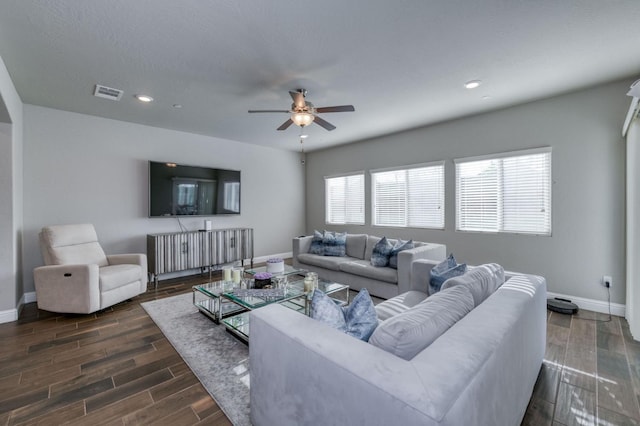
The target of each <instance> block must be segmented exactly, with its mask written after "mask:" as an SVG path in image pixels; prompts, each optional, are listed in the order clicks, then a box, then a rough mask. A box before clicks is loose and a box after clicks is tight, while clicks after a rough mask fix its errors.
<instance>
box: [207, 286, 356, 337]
mask: <svg viewBox="0 0 640 426" xmlns="http://www.w3.org/2000/svg"><path fill="white" fill-rule="evenodd" d="M318 290H320V291H322V292H324V293H325V294H327V295H329V296H330V297H331V298H332V299H333V300H334V301H335V302H336V303H337V304H339V305H341V306H342V305H348V304H349V286H348V285H346V284H339V283H335V282H333V281H328V280H323V279H319V280H318ZM276 291H278V290H276ZM259 294H260V293H258V292H250V291H247V290H244V291H242V290H241V291H240V292H236V293H234V292H233V291H229V292H224V293H221V294H220V299H221V300H222V299H224V300H225V301H229V302H231V303H233V304H235V305H237V306H238V308H240V309H241V310H242V311H243V312H241V313H237V314H235V315H228V316H226V317H225V318H222V323H223V324H224V325H225V327H227V330H228V331H229V332H230V333H232V334H233V335H235V336H236V337H238V338H240V340H242V341H244V342H248V341H249V312H250V311H252V310H254V309H258V308H261V307H263V306H266V305H269V304H272V303H280V304H281V305H283V306H286V307H288V308H290V309H294V310H296V311H298V312H300V313H303V314H305V315H309V313H310V308H311V298H310V296H311V294H310V293H305V291H304V281H303V280H298V281H293V282H290V283H289V284H288V286H287V290H286V291H282V290H281V289H279V293H276V292H275V291H274V292H263V293H262V294H263V296H259ZM265 295H266V296H265Z"/></svg>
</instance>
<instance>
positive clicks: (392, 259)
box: [389, 239, 413, 269]
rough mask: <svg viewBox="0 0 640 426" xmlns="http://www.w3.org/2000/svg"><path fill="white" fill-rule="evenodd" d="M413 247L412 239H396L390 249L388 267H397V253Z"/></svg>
mask: <svg viewBox="0 0 640 426" xmlns="http://www.w3.org/2000/svg"><path fill="white" fill-rule="evenodd" d="M412 248H413V240H409V241H402V240H401V239H398V242H396V245H395V246H393V248H392V249H391V254H390V255H389V267H391V268H393V269H398V253H400V252H401V251H403V250H409V249H412Z"/></svg>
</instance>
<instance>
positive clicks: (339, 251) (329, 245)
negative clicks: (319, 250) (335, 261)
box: [322, 231, 347, 256]
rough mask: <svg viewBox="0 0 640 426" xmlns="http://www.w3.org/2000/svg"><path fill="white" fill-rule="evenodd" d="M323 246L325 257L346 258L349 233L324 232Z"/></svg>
mask: <svg viewBox="0 0 640 426" xmlns="http://www.w3.org/2000/svg"><path fill="white" fill-rule="evenodd" d="M322 244H323V245H324V255H325V256H345V255H346V254H347V233H346V232H342V233H340V232H329V231H324V237H323V239H322Z"/></svg>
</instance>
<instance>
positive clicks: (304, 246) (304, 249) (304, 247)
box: [293, 235, 313, 268]
mask: <svg viewBox="0 0 640 426" xmlns="http://www.w3.org/2000/svg"><path fill="white" fill-rule="evenodd" d="M311 240H313V236H311V235H307V236H306V237H296V238H294V239H293V267H294V268H299V267H300V264H299V263H298V255H299V254H300V253H309V248H310V247H311Z"/></svg>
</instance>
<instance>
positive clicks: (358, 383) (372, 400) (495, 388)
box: [249, 260, 546, 426]
mask: <svg viewBox="0 0 640 426" xmlns="http://www.w3.org/2000/svg"><path fill="white" fill-rule="evenodd" d="M434 264H435V262H429V261H428V260H418V261H416V262H414V264H413V265H412V273H413V280H412V285H411V289H410V291H409V292H407V293H403V294H401V295H399V296H397V297H396V298H393V299H391V300H388V301H386V302H383V303H385V304H386V305H387V306H386V307H383V309H380V315H379V319H380V317H381V316H382V317H384V318H386V319H385V320H384V321H382V322H381V323H380V325H378V328H380V327H382V325H383V324H385V323H386V322H387V321H395V322H396V323H397V322H398V321H397V319H398V318H403V317H401V316H399V315H404V316H405V317H406V316H407V315H408V316H410V315H412V314H413V313H414V311H419V310H420V309H423V308H424V306H425V304H426V303H427V301H429V300H430V299H431V305H435V307H436V308H437V307H438V304H439V303H441V302H442V303H444V302H443V301H444V300H445V299H447V297H446V296H447V292H451V293H450V294H449V296H450V295H451V294H452V293H454V292H455V291H456V289H458V290H460V291H458V293H459V294H461V295H462V294H465V295H466V291H467V290H464V289H461V287H462V286H464V285H468V286H470V287H469V288H470V289H472V291H471V290H469V291H471V292H472V293H473V295H472V296H469V295H466V296H465V297H466V302H465V303H470V302H469V300H468V298H469V297H472V299H473V301H474V302H473V303H474V306H473V308H472V309H471V310H470V311H469V312H468V313H466V314H465V315H464V316H463V317H462V318H461V319H459V320H457V321H456V322H455V323H453V325H451V326H450V327H449V326H448V325H447V326H446V327H445V331H444V332H443V333H442V334H441V335H439V337H437V338H436V339H435V340H434V341H433V342H432V343H431V344H429V345H428V346H427V347H426V348H424V349H422V350H421V351H419V352H418V353H417V354H416V355H415V356H413V357H410V358H409V359H404V358H403V357H401V356H398V355H397V354H395V353H391V352H389V351H388V350H385V349H382V348H380V347H378V346H374V345H373V344H372V343H369V342H364V341H361V340H358V339H356V338H354V337H352V336H349V335H347V334H345V333H343V332H341V331H339V330H337V329H334V328H331V327H329V326H327V325H326V324H324V323H322V322H320V321H318V320H315V319H312V318H309V317H306V316H304V315H301V314H300V313H298V312H294V311H293V310H291V309H288V308H285V307H283V306H281V305H278V304H273V305H270V306H267V307H264V308H261V309H258V310H255V311H252V312H251V339H250V346H249V351H250V369H251V389H250V393H251V420H252V423H253V424H254V425H256V426H262V425H275V424H277V425H316V424H323V425H341V424H360V425H367V426H370V425H380V426H383V425H384V426H386V425H390V424H395V425H421V426H425V425H426V426H429V425H450V426H459V425H466V426H473V425H478V426H486V425H518V424H520V423H521V421H522V419H523V417H524V414H525V411H526V409H527V404H528V402H529V399H530V398H531V394H532V391H533V387H534V385H535V382H536V378H537V375H538V373H539V370H540V367H541V364H542V359H543V356H544V351H545V344H546V282H545V280H544V278H542V277H539V276H534V275H521V274H513V273H506V274H504V272H502V278H501V279H502V280H504V279H506V281H504V283H501V282H500V281H496V278H495V276H492V278H491V281H485V280H484V279H479V278H478V279H477V283H475V282H474V280H475V279H476V277H477V276H478V275H474V274H475V273H476V272H478V271H482V269H473V268H472V269H471V270H470V271H469V272H467V274H465V275H464V276H462V277H459V278H458V280H459V281H458V283H457V284H458V285H457V286H453V287H451V288H448V289H447V288H445V287H447V286H448V284H447V282H445V285H443V288H445V289H444V290H442V291H441V292H440V293H438V294H443V295H445V297H440V298H439V299H438V298H437V297H436V296H437V294H436V295H433V296H429V297H427V293H426V292H427V287H426V280H428V273H429V270H430V269H431V267H433V266H434ZM486 269H487V270H489V271H496V268H495V267H492V268H486ZM500 269H501V268H500ZM495 275H496V276H497V275H498V274H495ZM451 280H455V278H452V279H450V280H448V281H451ZM465 281H466V283H465ZM487 283H489V284H487ZM496 283H497V285H496ZM475 284H477V285H475ZM492 287H493V288H492ZM496 287H497V289H496ZM462 290H464V291H462ZM478 293H486V294H484V296H483V297H486V298H485V299H482V298H480V299H478V297H477V294H478ZM449 299H450V301H451V298H450V297H449ZM457 299H458V298H457V297H456V298H453V300H454V301H455V300H457ZM462 299H464V298H460V300H462ZM460 303H462V302H460ZM476 304H477V306H476ZM379 307H381V306H380V305H378V306H377V307H376V310H378V308H379ZM394 310H395V311H397V312H396V313H394V312H393V311H394ZM443 311H445V312H441V314H442V315H444V314H445V313H446V312H448V311H450V309H449V308H446V309H444V310H443ZM438 322H439V318H435V319H434V320H433V321H432V322H430V324H431V323H438ZM416 323H417V324H423V323H424V322H416ZM377 331H378V330H377V329H376V332H377ZM376 332H374V335H373V336H371V339H373V338H374V337H375V335H376ZM392 337H393V336H392ZM410 337H411V339H414V340H415V339H418V338H421V337H418V336H414V335H413V334H411V336H410ZM371 339H370V341H371ZM411 339H409V340H410V342H412V341H413V340H411Z"/></svg>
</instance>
